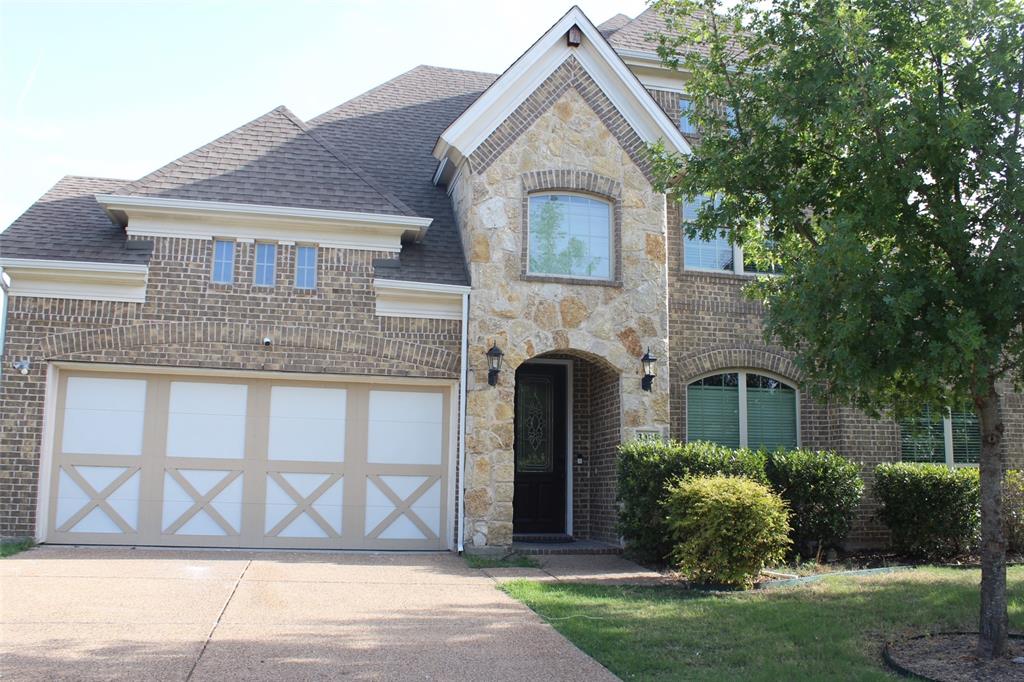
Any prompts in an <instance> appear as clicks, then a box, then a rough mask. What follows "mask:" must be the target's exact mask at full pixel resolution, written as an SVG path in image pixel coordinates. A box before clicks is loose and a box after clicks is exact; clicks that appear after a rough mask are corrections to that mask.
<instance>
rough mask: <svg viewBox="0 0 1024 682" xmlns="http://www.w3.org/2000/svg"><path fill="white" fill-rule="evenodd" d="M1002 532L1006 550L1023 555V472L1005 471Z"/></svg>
mask: <svg viewBox="0 0 1024 682" xmlns="http://www.w3.org/2000/svg"><path fill="white" fill-rule="evenodd" d="M1003 531H1004V532H1005V533H1006V549H1007V551H1008V552H1012V553H1013V554H1024V472H1021V471H1007V472H1006V476H1005V477H1004V478H1003Z"/></svg>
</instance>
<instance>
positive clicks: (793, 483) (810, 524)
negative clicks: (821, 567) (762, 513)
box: [766, 450, 864, 557]
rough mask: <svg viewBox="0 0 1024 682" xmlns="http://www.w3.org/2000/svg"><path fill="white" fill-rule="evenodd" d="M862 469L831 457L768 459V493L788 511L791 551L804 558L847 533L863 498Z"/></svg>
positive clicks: (777, 455) (790, 454)
mask: <svg viewBox="0 0 1024 682" xmlns="http://www.w3.org/2000/svg"><path fill="white" fill-rule="evenodd" d="M859 471H860V467H858V466H857V464H855V463H854V462H851V461H850V460H848V459H846V458H845V457H842V456H840V455H837V454H836V453H834V452H815V451H813V450H779V451H776V452H773V453H771V454H770V455H768V460H767V462H766V472H767V474H768V481H769V482H770V483H771V486H772V489H773V490H774V491H775V492H777V493H778V494H779V495H781V496H782V499H784V500H786V502H787V503H788V504H789V509H790V519H789V520H790V525H791V526H792V532H791V535H790V537H791V538H792V540H793V549H794V550H795V551H797V552H800V553H801V554H802V555H803V556H805V557H810V556H813V555H814V553H815V552H816V551H820V550H821V549H823V548H825V547H829V546H835V545H838V544H839V543H840V542H841V541H842V540H843V539H844V538H845V537H846V535H847V533H849V532H850V527H851V526H852V524H853V518H854V515H855V514H856V513H857V506H858V505H859V504H860V499H861V495H862V494H863V492H864V482H863V481H862V480H861V478H860V475H859Z"/></svg>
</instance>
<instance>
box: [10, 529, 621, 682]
mask: <svg viewBox="0 0 1024 682" xmlns="http://www.w3.org/2000/svg"><path fill="white" fill-rule="evenodd" d="M590 559H595V560H597V559H601V560H603V561H604V562H605V563H607V562H608V561H609V560H611V561H615V560H617V561H621V560H619V559H608V558H602V557H590ZM622 563H623V564H626V562H622ZM570 565H571V562H570V564H567V566H570ZM619 568H621V566H620V567H619ZM534 572H535V571H525V573H534ZM536 573H537V574H538V575H537V577H543V576H542V575H540V573H541V572H540V571H536ZM501 577H502V576H497V575H495V576H494V577H491V576H490V575H488V574H487V573H485V572H483V571H479V570H473V569H469V568H467V567H466V565H465V562H464V561H463V560H462V559H460V558H459V557H457V556H455V555H452V554H445V553H429V554H361V553H299V552H251V551H216V550H185V551H183V550H160V549H131V548H124V549H114V548H81V547H79V548H75V547H48V546H44V547H39V548H36V549H33V550H30V551H27V552H23V553H21V554H19V555H16V556H14V557H11V558H9V559H5V560H2V561H0V647H2V656H3V658H2V660H0V678H2V679H4V680H23V679H32V680H39V679H46V680H57V679H69V680H70V679H74V680H110V679H148V680H227V679H245V680H254V679H273V680H318V679H339V678H345V679H353V680H366V679H404V680H410V679H411V680H415V679H420V680H431V679H435V680H437V679H443V680H454V679H473V680H485V679H487V680H531V681H533V682H536V681H537V680H548V679H554V680H588V681H589V682H598V681H600V680H614V679H616V678H615V677H614V676H613V675H612V674H611V673H610V672H608V671H607V670H606V669H605V668H603V667H602V666H601V665H599V664H598V663H596V662H595V661H594V660H593V659H591V658H589V657H588V656H586V655H585V654H584V653H582V652H581V651H580V650H579V649H577V648H576V647H574V646H573V645H572V644H571V643H569V641H568V640H566V639H565V638H564V637H562V636H561V635H559V634H558V633H557V632H555V630H554V629H552V628H551V627H550V626H549V625H547V624H545V623H544V622H542V621H541V620H540V618H538V617H537V616H536V615H535V614H534V613H533V612H532V611H530V610H529V609H527V608H526V607H525V606H523V605H522V604H520V603H518V602H516V601H514V600H513V599H511V598H509V597H507V596H506V595H505V594H504V593H502V592H500V591H499V590H497V589H496V587H495V586H496V583H495V579H500V578H501ZM508 577H510V576H508ZM524 577H526V576H524ZM530 577H533V576H532V575H531V576H530ZM554 578H557V575H554V574H553V573H552V572H548V579H554Z"/></svg>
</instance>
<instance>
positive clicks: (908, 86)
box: [651, 0, 1024, 657]
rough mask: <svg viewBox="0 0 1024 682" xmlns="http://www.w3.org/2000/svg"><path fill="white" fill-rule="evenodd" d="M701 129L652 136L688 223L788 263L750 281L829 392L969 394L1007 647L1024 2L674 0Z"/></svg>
mask: <svg viewBox="0 0 1024 682" xmlns="http://www.w3.org/2000/svg"><path fill="white" fill-rule="evenodd" d="M654 4H655V6H656V7H658V9H659V10H660V11H661V13H662V14H663V15H664V16H665V17H666V22H667V27H666V30H665V32H664V33H663V34H662V35H661V36H660V47H659V53H660V56H661V58H662V61H663V62H664V63H665V64H667V65H670V66H673V67H679V68H680V69H681V70H682V71H683V72H684V74H685V77H686V79H687V80H686V85H685V88H686V93H687V96H688V97H689V98H690V100H691V110H690V112H689V114H688V118H689V120H690V122H691V123H694V124H696V126H697V128H698V130H699V133H700V141H699V143H698V144H696V145H695V148H694V152H693V154H692V155H690V156H689V157H688V158H684V157H682V156H679V155H676V154H671V153H667V152H666V151H665V150H664V148H662V147H659V146H657V145H656V146H654V148H653V149H652V150H651V151H652V155H651V158H652V160H653V165H654V169H655V176H656V178H657V184H658V186H659V189H661V190H662V191H665V192H666V193H667V194H668V195H669V196H670V197H673V198H675V199H679V200H686V199H691V200H693V199H697V198H699V197H708V196H714V197H716V199H717V200H715V201H705V202H703V203H702V208H701V210H700V212H699V214H698V216H697V218H696V220H695V221H694V222H693V223H689V224H688V225H687V233H688V236H690V237H694V236H700V237H702V238H705V239H707V238H710V237H712V236H714V235H715V234H717V233H719V232H720V231H721V230H723V229H724V230H727V231H728V233H729V235H730V239H731V240H733V241H734V242H736V243H739V244H741V245H742V246H743V248H744V249H745V251H747V252H750V253H751V254H752V255H753V256H754V257H755V258H757V259H758V260H759V261H760V262H765V261H768V262H773V263H775V264H777V265H778V266H780V269H781V274H780V275H778V276H772V277H762V278H760V279H759V280H758V281H757V282H756V283H754V284H753V285H751V286H750V287H748V291H749V293H750V294H751V295H753V296H756V297H759V298H760V299H761V300H762V301H763V302H764V304H765V327H766V334H767V335H768V337H770V338H771V339H773V340H775V341H777V342H779V343H781V345H782V346H784V347H785V348H787V349H788V350H790V351H791V352H792V353H793V355H794V357H795V359H796V362H797V364H798V366H799V367H800V368H801V369H802V371H803V373H804V377H805V379H806V380H807V387H808V388H809V389H810V392H811V393H817V394H818V395H819V396H821V395H825V396H827V397H828V398H829V399H830V400H832V401H834V402H838V403H846V404H849V405H853V406H855V407H858V408H860V409H862V410H864V411H865V412H867V413H868V414H871V415H875V416H877V415H880V414H882V413H886V414H889V415H890V416H896V417H903V416H912V415H914V414H916V413H918V412H919V411H921V410H922V409H923V408H931V409H932V411H934V412H939V411H944V410H947V409H949V407H950V406H953V405H961V404H963V403H965V402H966V403H967V404H968V405H973V408H974V410H975V411H976V413H977V415H978V419H979V423H980V426H981V436H982V439H981V440H982V443H981V463H980V469H981V502H982V543H981V555H982V589H981V618H980V630H981V636H980V637H979V653H980V654H981V655H982V656H986V657H992V656H999V655H1002V654H1003V653H1004V652H1005V651H1006V633H1007V606H1006V564H1005V561H1006V552H1005V546H1006V544H1005V540H1004V538H1003V532H1002V526H1001V514H1002V511H1001V509H1002V502H1001V485H1002V474H1003V469H1004V462H1003V453H1004V443H1003V442H1002V437H1003V433H1004V424H1003V418H1002V414H1001V411H1000V409H999V403H1000V398H1001V391H1003V390H1004V386H1005V385H1006V384H1007V383H1010V382H1012V383H1016V384H1017V386H1018V387H1020V386H1021V385H1022V384H1024V182H1022V180H1024V148H1022V138H1021V132H1022V131H1021V113H1022V109H1024V6H1022V3H1021V0H963V1H958V2H951V1H950V0H768V1H767V2H762V1H758V2H754V1H753V0H739V2H738V3H736V4H731V6H730V7H729V8H723V7H720V6H719V3H718V2H716V0H702V1H698V0H658V1H657V2H655V3H654Z"/></svg>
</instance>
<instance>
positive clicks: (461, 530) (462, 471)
mask: <svg viewBox="0 0 1024 682" xmlns="http://www.w3.org/2000/svg"><path fill="white" fill-rule="evenodd" d="M468 359H469V294H462V362H460V363H459V364H460V370H459V505H458V508H457V509H456V514H457V516H458V520H459V521H458V535H459V541H458V543H457V546H458V552H459V554H462V539H463V537H465V535H466V377H467V376H468V375H469V368H468V367H467V366H466V365H467V360H468Z"/></svg>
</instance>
